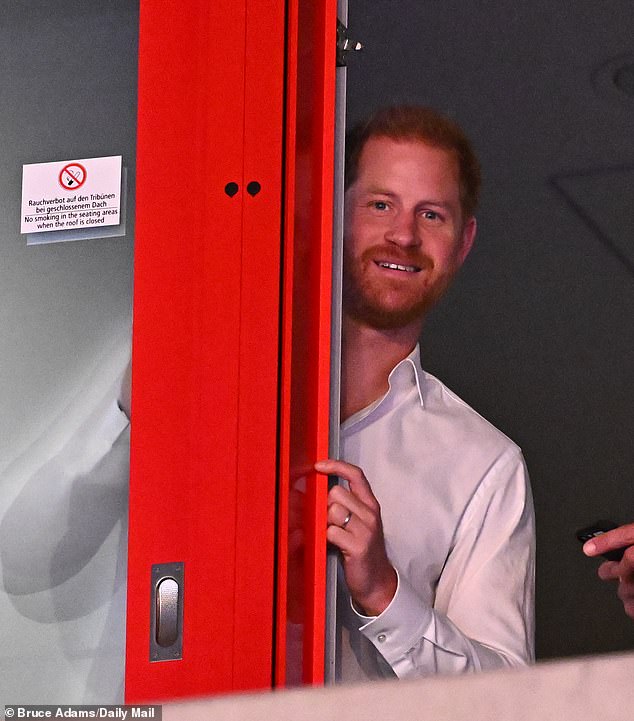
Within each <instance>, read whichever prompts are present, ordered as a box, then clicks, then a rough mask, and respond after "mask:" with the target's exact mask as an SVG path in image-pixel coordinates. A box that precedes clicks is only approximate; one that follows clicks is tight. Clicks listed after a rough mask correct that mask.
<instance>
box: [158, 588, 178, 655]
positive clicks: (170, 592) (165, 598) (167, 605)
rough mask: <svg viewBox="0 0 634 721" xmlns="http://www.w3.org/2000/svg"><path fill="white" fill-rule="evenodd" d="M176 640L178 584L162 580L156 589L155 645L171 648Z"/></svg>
mask: <svg viewBox="0 0 634 721" xmlns="http://www.w3.org/2000/svg"><path fill="white" fill-rule="evenodd" d="M177 638H178V583H176V581H175V580H174V579H173V578H164V579H163V580H162V581H161V582H160V583H159V584H158V587H157V589H156V643H158V645H159V646H163V648H165V647H166V646H173V645H174V644H175V643H176V639H177Z"/></svg>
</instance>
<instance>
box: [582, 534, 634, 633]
mask: <svg viewBox="0 0 634 721" xmlns="http://www.w3.org/2000/svg"><path fill="white" fill-rule="evenodd" d="M619 549H620V550H623V556H622V558H621V560H620V561H605V562H604V563H602V564H601V565H600V566H599V569H598V574H599V578H600V579H601V580H603V581H618V584H619V585H618V589H617V596H618V597H619V598H620V599H621V601H622V602H623V609H624V610H625V613H626V614H627V615H628V616H629V617H630V618H631V619H634V523H629V524H626V525H624V526H618V527H617V528H614V529H612V530H609V531H607V532H606V533H602V534H601V535H599V536H596V537H595V538H593V539H591V540H590V541H587V542H586V543H585V544H584V546H583V552H584V553H585V554H586V555H587V556H600V555H604V554H605V553H610V552H613V551H617V550H619Z"/></svg>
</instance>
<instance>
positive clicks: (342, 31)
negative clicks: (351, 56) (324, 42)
mask: <svg viewBox="0 0 634 721" xmlns="http://www.w3.org/2000/svg"><path fill="white" fill-rule="evenodd" d="M356 50H363V45H362V44H361V43H360V42H357V41H356V40H351V39H350V38H349V37H348V28H347V27H346V26H345V25H344V24H343V23H342V22H341V20H339V18H337V67H338V68H341V67H344V66H345V65H346V57H347V55H348V53H350V52H354V51H356Z"/></svg>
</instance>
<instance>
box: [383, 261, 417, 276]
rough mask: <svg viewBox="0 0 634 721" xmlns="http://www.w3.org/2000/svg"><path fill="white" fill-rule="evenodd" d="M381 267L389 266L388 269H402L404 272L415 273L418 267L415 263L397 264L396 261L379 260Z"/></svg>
mask: <svg viewBox="0 0 634 721" xmlns="http://www.w3.org/2000/svg"><path fill="white" fill-rule="evenodd" d="M379 265H380V266H381V268H389V269H390V270H403V271H405V272H406V273H416V271H417V270H418V268H417V267H416V266H415V265H399V264H398V263H387V262H385V261H379Z"/></svg>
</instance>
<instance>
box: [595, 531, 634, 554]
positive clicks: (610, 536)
mask: <svg viewBox="0 0 634 721" xmlns="http://www.w3.org/2000/svg"><path fill="white" fill-rule="evenodd" d="M632 544H634V523H628V524H627V525H625V526H619V527H618V528H615V529H613V530H612V531H606V533H602V534H601V535H600V536H595V537H594V538H593V539H591V540H590V541H587V542H586V543H585V544H584V546H583V552H584V553H585V554H586V555H587V556H599V555H601V554H602V553H606V551H614V550H616V549H617V548H623V546H631V545H632Z"/></svg>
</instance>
